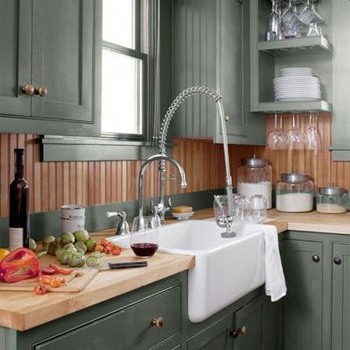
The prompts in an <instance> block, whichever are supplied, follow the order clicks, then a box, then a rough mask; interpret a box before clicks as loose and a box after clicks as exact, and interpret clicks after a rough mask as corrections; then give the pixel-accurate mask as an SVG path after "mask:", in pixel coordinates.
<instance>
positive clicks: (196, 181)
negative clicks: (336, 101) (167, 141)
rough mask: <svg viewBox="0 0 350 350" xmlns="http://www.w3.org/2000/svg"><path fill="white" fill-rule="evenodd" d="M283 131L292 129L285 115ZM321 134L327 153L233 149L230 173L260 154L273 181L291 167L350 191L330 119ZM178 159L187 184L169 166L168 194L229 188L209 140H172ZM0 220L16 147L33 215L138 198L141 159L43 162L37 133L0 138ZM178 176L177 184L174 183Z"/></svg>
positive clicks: (148, 182) (219, 154) (154, 181)
mask: <svg viewBox="0 0 350 350" xmlns="http://www.w3.org/2000/svg"><path fill="white" fill-rule="evenodd" d="M267 118H268V120H267V129H266V132H267V133H268V132H269V131H270V130H272V129H273V127H274V116H272V115H271V116H268V117H267ZM299 121H300V127H301V128H302V129H303V130H305V128H306V127H307V125H308V122H309V118H308V115H300V117H299ZM283 127H284V128H285V129H288V128H290V127H291V120H290V117H288V116H285V117H284V120H283ZM318 130H319V133H320V135H321V138H322V142H323V144H322V145H323V153H322V155H320V156H317V157H316V156H315V155H314V154H313V152H311V151H308V150H301V151H288V150H283V151H273V150H270V149H269V148H267V147H263V146H260V147H258V146H242V145H230V146H229V149H230V161H231V175H232V179H233V183H234V185H235V184H236V182H237V168H238V167H239V165H240V162H241V159H242V158H249V157H252V156H253V155H254V154H256V155H257V156H258V157H262V158H264V159H266V160H267V161H268V162H269V163H270V164H271V165H272V169H273V183H274V184H275V183H276V181H278V180H279V178H280V174H281V173H283V172H290V171H292V169H293V168H295V170H296V171H299V172H306V173H308V174H310V175H311V176H312V178H313V180H314V182H315V185H316V186H318V187H320V186H326V185H328V184H329V183H334V184H336V185H338V186H342V187H344V188H346V189H348V190H349V189H350V162H332V160H331V152H329V151H328V147H329V146H330V145H331V116H330V115H328V114H322V115H320V116H319V118H318ZM173 142H174V144H175V146H174V149H173V156H174V158H175V159H176V160H177V161H178V162H179V163H180V164H181V165H182V166H183V167H184V169H185V171H186V176H187V183H188V186H187V188H186V189H181V188H180V186H179V175H178V173H177V171H176V169H175V168H174V167H173V166H172V165H171V164H167V165H166V166H167V173H166V186H165V195H166V196H168V195H171V194H177V193H185V192H193V191H204V190H210V189H215V188H223V187H225V167H224V156H223V147H222V145H221V144H213V143H212V141H211V140H207V139H197V140H195V139H188V138H177V139H174V140H173ZM0 147H1V149H0V194H1V195H0V216H1V217H6V216H8V190H9V184H10V182H11V181H12V179H13V171H14V165H13V149H14V148H15V147H24V148H25V150H26V165H25V172H26V174H25V176H26V179H27V181H28V182H29V185H30V188H31V200H30V205H31V208H30V210H31V212H41V211H51V210H57V209H59V208H60V206H61V205H63V204H68V203H77V204H82V205H86V206H90V205H99V204H106V203H113V202H120V201H128V200H135V199H136V198H137V192H138V188H137V178H138V172H139V170H140V167H141V164H142V162H141V161H109V162H85V161H84V162H47V163H44V162H40V142H39V139H38V137H37V136H36V135H32V134H28V135H24V134H0ZM171 174H174V175H175V181H174V180H173V179H171V176H170V175H171ZM158 175H159V174H158V164H157V163H154V164H153V165H151V166H150V167H149V168H148V169H147V170H146V173H145V187H144V191H145V196H146V197H150V196H152V197H157V196H159V190H158V188H159V178H158Z"/></svg>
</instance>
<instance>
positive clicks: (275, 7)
mask: <svg viewBox="0 0 350 350" xmlns="http://www.w3.org/2000/svg"><path fill="white" fill-rule="evenodd" d="M271 3H272V5H271V13H270V16H269V28H268V30H267V32H266V35H265V40H266V41H272V40H283V39H284V35H283V32H282V25H281V13H280V11H281V7H280V1H279V0H271Z"/></svg>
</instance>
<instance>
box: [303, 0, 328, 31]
mask: <svg viewBox="0 0 350 350" xmlns="http://www.w3.org/2000/svg"><path fill="white" fill-rule="evenodd" d="M299 18H300V20H301V21H302V22H303V23H304V24H306V25H309V24H310V23H311V22H312V23H317V24H321V23H322V22H323V18H322V16H321V15H320V14H319V13H318V12H317V11H316V9H315V4H314V3H313V1H312V0H307V2H306V5H305V7H304V8H303V9H302V10H301V12H300V15H299Z"/></svg>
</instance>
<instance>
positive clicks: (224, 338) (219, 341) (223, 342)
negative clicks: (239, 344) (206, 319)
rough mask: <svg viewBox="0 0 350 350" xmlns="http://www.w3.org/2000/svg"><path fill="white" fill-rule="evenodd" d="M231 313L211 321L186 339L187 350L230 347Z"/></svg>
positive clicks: (226, 349)
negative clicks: (213, 321)
mask: <svg viewBox="0 0 350 350" xmlns="http://www.w3.org/2000/svg"><path fill="white" fill-rule="evenodd" d="M232 329H233V315H229V316H226V317H225V318H223V319H221V320H219V321H217V322H215V323H213V324H212V325H211V326H210V327H208V328H205V329H204V330H203V331H201V332H199V333H197V334H196V335H195V336H194V337H192V338H191V339H189V340H188V341H187V350H229V349H232V345H233V343H232V336H231V331H232Z"/></svg>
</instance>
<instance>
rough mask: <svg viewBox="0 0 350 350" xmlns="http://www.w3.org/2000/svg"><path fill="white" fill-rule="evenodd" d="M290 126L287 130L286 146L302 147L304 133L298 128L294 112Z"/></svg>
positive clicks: (292, 147) (291, 147)
mask: <svg viewBox="0 0 350 350" xmlns="http://www.w3.org/2000/svg"><path fill="white" fill-rule="evenodd" d="M292 118H293V119H292V128H291V129H289V130H288V132H287V137H288V147H289V148H290V149H298V150H300V149H303V148H304V145H305V135H304V133H303V132H302V131H301V130H300V129H299V127H298V125H297V123H296V118H295V114H293V117H292Z"/></svg>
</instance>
